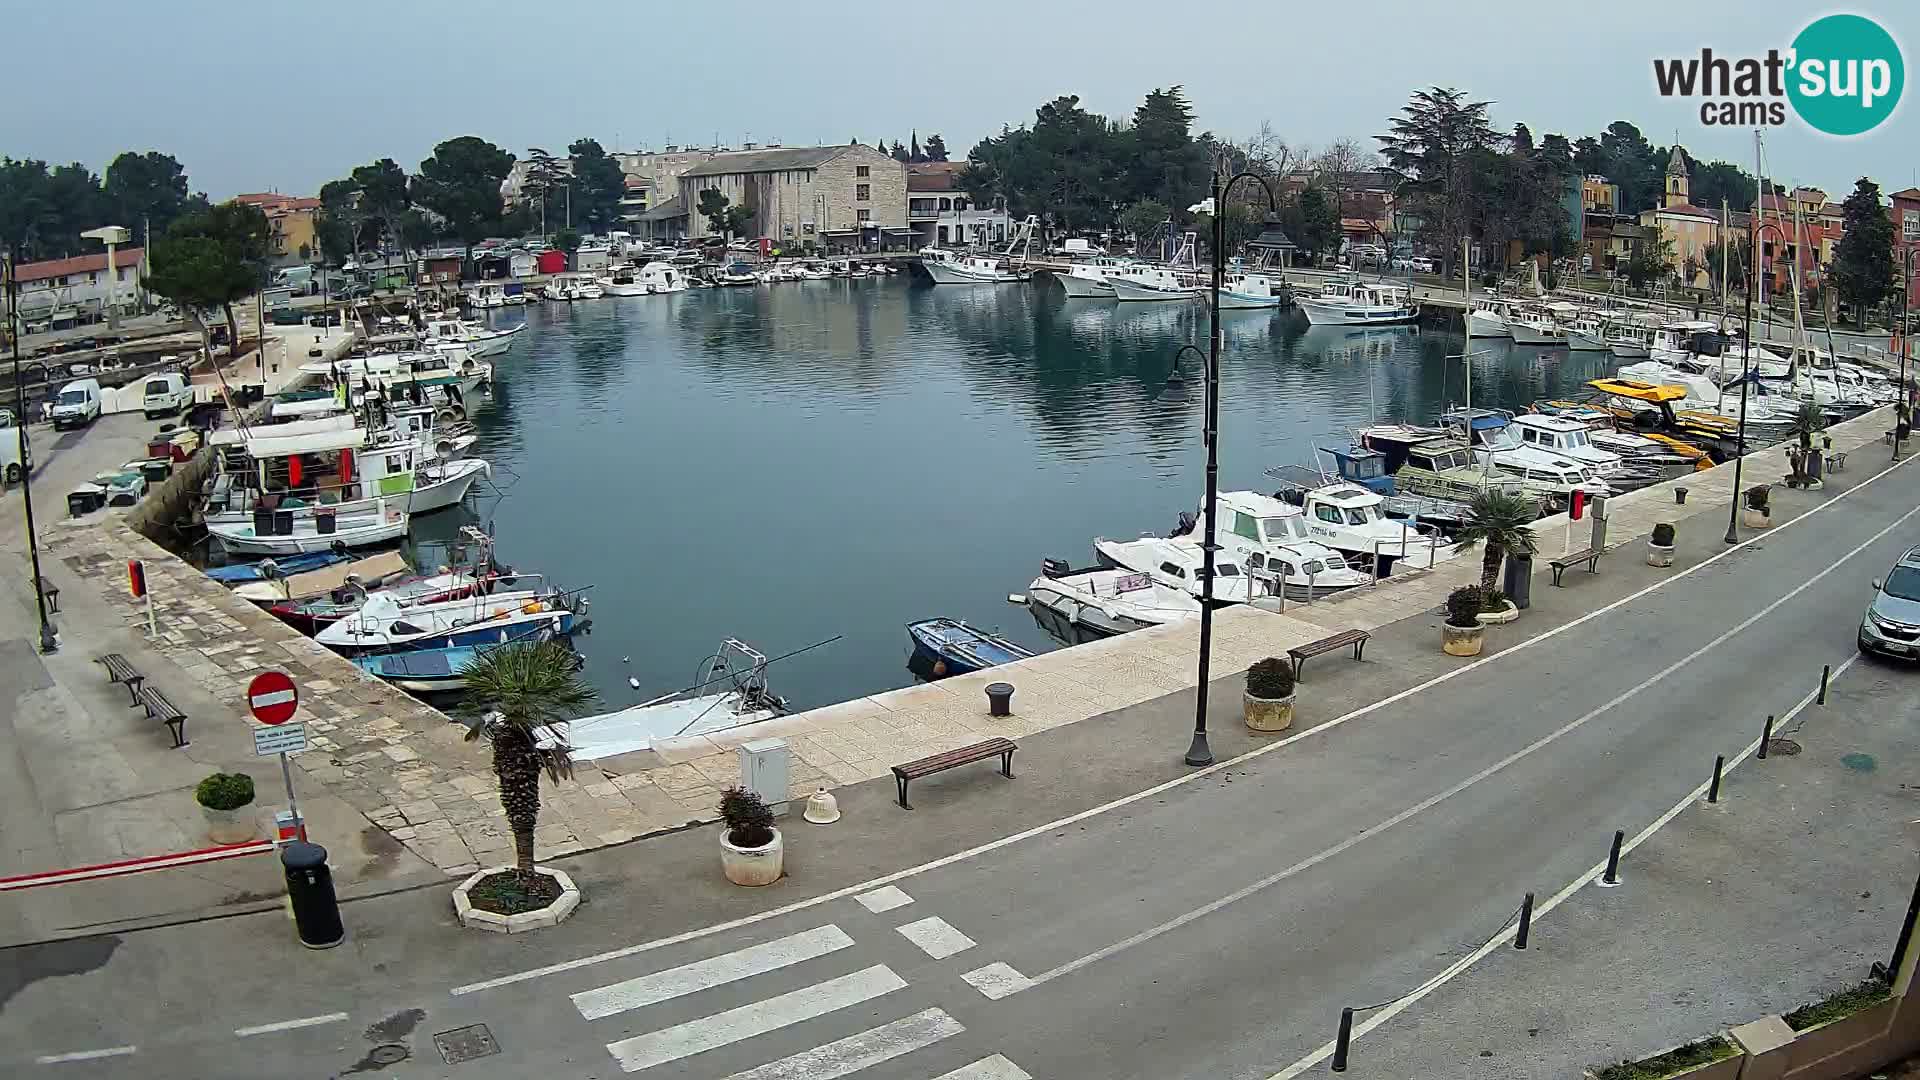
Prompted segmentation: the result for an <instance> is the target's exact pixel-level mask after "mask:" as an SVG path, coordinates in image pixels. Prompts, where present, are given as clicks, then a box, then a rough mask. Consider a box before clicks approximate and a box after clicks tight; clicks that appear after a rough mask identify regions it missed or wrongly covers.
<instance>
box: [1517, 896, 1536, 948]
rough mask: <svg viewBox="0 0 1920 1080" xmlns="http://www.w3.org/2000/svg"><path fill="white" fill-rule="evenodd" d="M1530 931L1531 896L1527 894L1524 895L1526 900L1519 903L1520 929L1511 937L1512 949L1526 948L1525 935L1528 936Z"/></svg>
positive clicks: (1531, 914)
mask: <svg viewBox="0 0 1920 1080" xmlns="http://www.w3.org/2000/svg"><path fill="white" fill-rule="evenodd" d="M1532 929H1533V894H1532V893H1528V894H1527V895H1526V898H1525V899H1523V900H1521V901H1520V929H1519V930H1518V931H1516V932H1515V933H1514V935H1513V947H1514V948H1516V949H1524V948H1526V947H1527V935H1528V932H1529V931H1531V930H1532Z"/></svg>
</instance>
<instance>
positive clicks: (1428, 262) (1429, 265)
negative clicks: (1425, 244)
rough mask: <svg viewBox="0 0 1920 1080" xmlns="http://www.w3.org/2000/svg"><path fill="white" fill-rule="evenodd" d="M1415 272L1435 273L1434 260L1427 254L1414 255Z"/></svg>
mask: <svg viewBox="0 0 1920 1080" xmlns="http://www.w3.org/2000/svg"><path fill="white" fill-rule="evenodd" d="M1413 272H1414V273H1416V274H1431V273H1433V260H1432V259H1429V258H1427V257H1426V256H1425V255H1415V256H1414V257H1413Z"/></svg>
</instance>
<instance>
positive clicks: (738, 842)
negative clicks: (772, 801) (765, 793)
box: [720, 787, 773, 848]
mask: <svg viewBox="0 0 1920 1080" xmlns="http://www.w3.org/2000/svg"><path fill="white" fill-rule="evenodd" d="M720 820H721V821H722V822H724V823H725V824H726V826H727V841H728V842H729V843H731V844H732V845H733V846H734V847H743V848H757V847H765V846H767V845H768V844H771V843H773V810H772V809H771V808H770V807H768V806H767V803H766V800H764V799H762V798H761V797H760V796H758V795H756V794H754V793H753V792H751V791H748V790H747V789H746V788H737V787H734V788H728V789H727V790H726V791H725V792H723V793H722V794H721V795H720Z"/></svg>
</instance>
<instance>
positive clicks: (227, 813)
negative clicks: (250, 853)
mask: <svg viewBox="0 0 1920 1080" xmlns="http://www.w3.org/2000/svg"><path fill="white" fill-rule="evenodd" d="M200 813H202V814H203V815H205V816H206V819H207V839H208V840H211V841H213V842H214V843H216V844H244V843H246V842H247V841H249V840H251V839H253V838H254V835H255V833H257V832H258V831H259V830H258V823H257V822H256V821H254V815H253V804H251V803H249V804H247V805H246V806H242V807H238V808H236V809H233V810H215V809H214V808H213V807H211V806H202V807H201V808H200Z"/></svg>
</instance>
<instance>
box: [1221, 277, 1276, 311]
mask: <svg viewBox="0 0 1920 1080" xmlns="http://www.w3.org/2000/svg"><path fill="white" fill-rule="evenodd" d="M1287 300H1288V293H1287V287H1286V283H1285V282H1277V283H1276V282H1275V281H1274V280H1273V278H1271V277H1269V276H1268V275H1266V274H1258V273H1233V274H1228V275H1227V276H1226V277H1225V278H1223V279H1221V282H1220V297H1219V302H1220V310H1221V311H1248V310H1257V309H1260V308H1277V307H1281V306H1283V305H1285V304H1286V303H1287Z"/></svg>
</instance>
